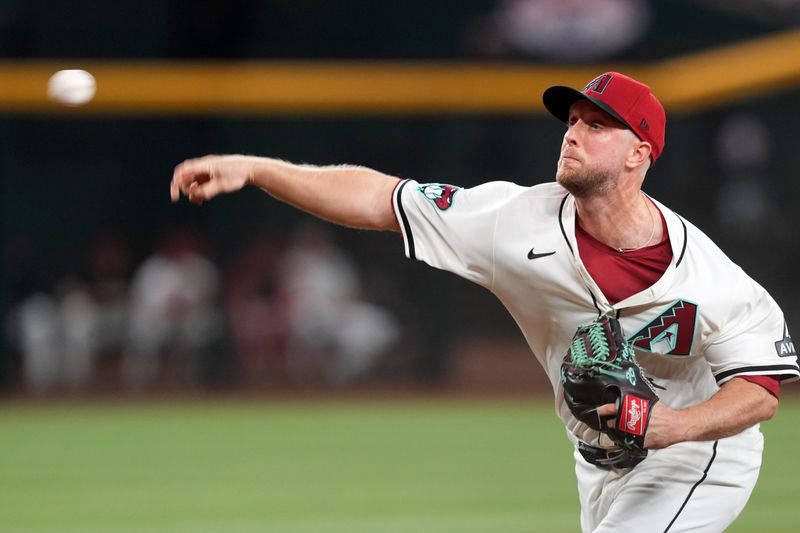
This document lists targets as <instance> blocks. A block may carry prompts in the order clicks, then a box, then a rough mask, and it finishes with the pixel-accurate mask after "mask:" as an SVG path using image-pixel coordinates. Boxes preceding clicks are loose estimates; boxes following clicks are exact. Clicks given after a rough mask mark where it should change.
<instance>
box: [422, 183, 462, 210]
mask: <svg viewBox="0 0 800 533" xmlns="http://www.w3.org/2000/svg"><path fill="white" fill-rule="evenodd" d="M458 190H459V188H458V187H455V186H454V185H444V184H442V183H426V184H424V185H420V186H419V187H417V191H419V192H421V193H422V195H423V196H424V197H425V198H427V199H428V200H430V201H431V202H433V203H434V204H436V207H438V208H439V209H440V210H441V211H445V210H447V209H450V207H452V205H453V199H454V197H455V195H456V193H457V192H458Z"/></svg>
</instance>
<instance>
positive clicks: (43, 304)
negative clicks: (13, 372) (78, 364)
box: [14, 292, 63, 394]
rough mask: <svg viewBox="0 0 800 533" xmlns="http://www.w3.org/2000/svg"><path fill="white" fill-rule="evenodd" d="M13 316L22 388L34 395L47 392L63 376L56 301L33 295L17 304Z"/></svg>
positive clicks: (44, 295) (41, 293)
mask: <svg viewBox="0 0 800 533" xmlns="http://www.w3.org/2000/svg"><path fill="white" fill-rule="evenodd" d="M14 314H15V319H16V320H15V322H16V326H17V327H16V328H15V330H16V331H15V333H16V335H17V338H18V345H19V349H20V352H21V353H22V378H23V380H24V382H25V385H26V387H27V388H28V389H29V390H30V391H31V392H34V393H37V394H43V393H46V392H50V391H52V390H53V389H55V388H56V387H57V386H58V385H59V384H60V382H61V378H62V376H63V372H62V368H61V364H60V362H61V331H60V324H59V319H58V305H57V303H56V300H55V298H53V297H52V296H50V295H49V294H47V293H45V292H35V293H33V294H31V295H30V296H28V297H27V298H25V299H24V300H23V301H22V302H21V303H20V304H19V306H18V307H17V308H16V310H15V313H14Z"/></svg>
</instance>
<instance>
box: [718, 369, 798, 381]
mask: <svg viewBox="0 0 800 533" xmlns="http://www.w3.org/2000/svg"><path fill="white" fill-rule="evenodd" d="M782 370H786V371H787V372H791V374H782V375H780V378H781V381H785V380H788V379H792V378H796V377H797V372H798V368H797V365H765V366H746V367H742V368H733V369H731V370H726V371H724V372H720V373H719V374H716V375H715V376H714V379H716V380H717V383H721V382H723V381H727V380H728V378H732V377H734V376H737V375H739V374H753V375H771V374H775V373H777V372H780V371H782Z"/></svg>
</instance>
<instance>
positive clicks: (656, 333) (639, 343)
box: [630, 300, 697, 355]
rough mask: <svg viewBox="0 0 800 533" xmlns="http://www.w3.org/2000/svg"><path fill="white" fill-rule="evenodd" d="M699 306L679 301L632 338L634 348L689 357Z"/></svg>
mask: <svg viewBox="0 0 800 533" xmlns="http://www.w3.org/2000/svg"><path fill="white" fill-rule="evenodd" d="M696 321H697V304H693V303H691V302H687V301H686V300H678V301H677V302H675V303H674V304H672V305H671V306H670V307H669V309H667V310H666V311H664V312H663V313H661V314H660V315H659V316H658V317H656V319H655V320H653V321H652V322H650V323H649V324H647V325H646V326H645V327H643V328H642V329H641V330H640V331H639V332H638V333H636V334H635V335H633V336H631V338H630V341H631V343H633V345H634V346H636V347H637V348H639V349H641V350H645V351H647V352H655V353H661V354H664V355H689V354H690V353H691V351H692V340H693V339H694V328H695V322H696Z"/></svg>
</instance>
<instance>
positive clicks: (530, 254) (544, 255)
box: [528, 248, 555, 259]
mask: <svg viewBox="0 0 800 533" xmlns="http://www.w3.org/2000/svg"><path fill="white" fill-rule="evenodd" d="M554 253H555V252H545V253H543V254H537V253H534V251H533V248H531V251H530V252H528V259H539V258H540V257H547V256H548V255H553V254H554Z"/></svg>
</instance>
